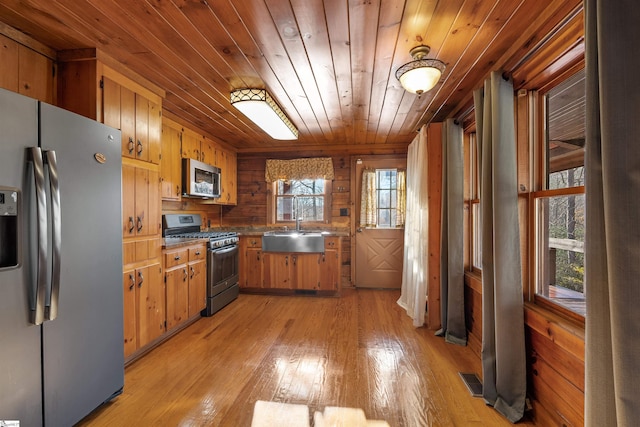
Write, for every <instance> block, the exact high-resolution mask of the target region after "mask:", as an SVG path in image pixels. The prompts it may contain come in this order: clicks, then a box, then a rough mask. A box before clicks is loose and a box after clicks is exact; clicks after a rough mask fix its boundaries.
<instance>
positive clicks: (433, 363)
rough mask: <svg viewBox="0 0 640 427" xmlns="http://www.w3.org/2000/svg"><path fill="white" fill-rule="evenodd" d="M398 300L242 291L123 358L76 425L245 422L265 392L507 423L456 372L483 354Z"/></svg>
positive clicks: (473, 368)
mask: <svg viewBox="0 0 640 427" xmlns="http://www.w3.org/2000/svg"><path fill="white" fill-rule="evenodd" d="M398 297H399V291H382V290H357V291H356V290H345V291H344V293H343V296H342V297H340V298H316V297H302V296H292V297H289V296H265V295H248V294H241V295H240V297H239V298H238V300H236V301H234V302H233V303H232V304H230V305H229V306H227V307H225V308H224V309H223V310H222V311H220V312H218V313H216V315H215V316H213V317H210V318H203V319H201V320H199V321H197V322H196V323H194V324H193V325H191V326H189V327H188V328H186V329H185V330H184V331H182V332H180V333H179V334H177V335H176V336H174V337H173V338H171V339H170V340H168V341H167V342H166V343H164V344H163V345H161V346H159V347H158V348H156V349H154V350H153V351H152V352H150V353H149V354H148V355H146V356H145V357H144V358H142V359H141V360H139V361H137V362H135V363H134V364H132V365H130V366H129V367H127V369H126V371H125V388H124V393H123V394H122V395H121V396H119V397H118V398H116V399H115V400H114V401H113V402H111V403H108V404H106V405H104V406H103V407H101V408H99V409H98V410H96V411H95V412H94V413H92V414H91V415H89V416H88V417H87V418H85V419H84V420H83V421H82V422H81V423H80V424H79V425H80V426H92V427H93V426H120V425H135V426H158V425H162V426H234V427H236V426H247V427H248V426H250V425H251V419H252V416H253V406H254V403H255V402H256V401H257V400H272V401H278V402H286V403H300V404H305V405H308V406H309V408H310V409H311V411H310V412H311V414H313V411H316V410H319V411H322V410H323V409H324V408H325V407H326V406H346V407H356V408H362V409H363V410H364V412H365V414H366V416H367V418H369V419H379V420H386V421H387V422H388V423H389V424H390V425H391V426H393V427H400V426H410V427H413V426H503V425H504V426H508V425H511V424H510V423H509V422H508V421H506V420H505V419H504V418H502V417H501V416H500V415H499V414H498V413H497V412H496V411H494V410H493V409H492V408H490V407H488V406H486V405H485V404H484V402H483V400H482V399H481V398H474V397H471V395H470V394H469V392H468V391H467V389H466V387H465V385H464V383H463V382H462V380H461V379H460V378H459V376H458V372H477V373H479V370H480V361H479V360H478V358H477V356H475V355H474V354H473V353H472V352H471V350H470V349H469V348H466V347H459V346H455V345H451V344H446V343H445V342H444V341H443V340H442V339H441V338H438V337H435V336H434V335H433V331H429V330H426V329H425V328H417V329H416V328H414V327H413V326H412V324H411V319H410V318H409V317H408V316H407V315H406V314H405V313H404V311H403V310H402V309H401V308H400V307H399V306H398V305H397V304H396V300H397V299H398ZM519 425H534V424H533V423H531V422H522V423H520V424H519Z"/></svg>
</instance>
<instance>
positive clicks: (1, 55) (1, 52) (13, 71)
mask: <svg viewBox="0 0 640 427" xmlns="http://www.w3.org/2000/svg"><path fill="white" fill-rule="evenodd" d="M18 46H19V45H18V43H17V42H15V41H14V40H11V39H10V38H9V37H6V36H3V35H2V34H0V64H2V72H0V87H1V88H4V89H7V90H10V91H12V92H18V85H19V81H20V77H19V71H18V70H19V68H18Z"/></svg>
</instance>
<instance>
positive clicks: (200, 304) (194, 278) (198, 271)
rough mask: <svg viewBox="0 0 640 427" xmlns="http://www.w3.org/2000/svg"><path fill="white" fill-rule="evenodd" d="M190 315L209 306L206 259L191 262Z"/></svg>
mask: <svg viewBox="0 0 640 427" xmlns="http://www.w3.org/2000/svg"><path fill="white" fill-rule="evenodd" d="M188 267H189V317H192V316H195V315H197V314H198V313H200V312H201V311H202V310H203V309H205V308H206V306H207V274H206V272H207V267H206V264H205V261H197V262H192V263H189V266H188Z"/></svg>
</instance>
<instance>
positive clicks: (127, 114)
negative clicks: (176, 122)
mask: <svg viewBox="0 0 640 427" xmlns="http://www.w3.org/2000/svg"><path fill="white" fill-rule="evenodd" d="M87 55H88V57H87ZM103 56H104V55H103V54H100V53H99V51H97V50H95V49H81V50H78V51H62V52H59V53H58V58H59V65H58V101H59V102H58V103H59V105H60V106H61V107H62V108H65V109H68V110H70V111H73V112H75V113H78V114H81V115H83V116H86V117H89V118H91V119H94V120H97V121H99V122H103V123H105V124H107V125H109V126H112V127H114V128H116V129H120V131H121V132H122V156H123V157H126V158H131V159H136V160H141V161H144V162H150V163H153V164H160V159H161V153H162V151H161V147H162V144H161V134H162V98H163V97H164V91H163V90H161V89H160V88H157V87H155V85H153V84H152V83H150V82H148V81H146V80H145V79H144V78H142V77H138V80H132V79H131V78H129V77H127V76H125V75H123V74H121V73H120V72H118V71H116V70H114V69H113V68H111V67H110V66H108V65H106V64H105V63H104V62H103V61H101V60H100V59H99V58H100V57H103ZM105 58H108V57H106V56H105ZM111 61H112V60H111ZM118 66H119V67H120V68H121V67H122V66H121V65H118ZM120 68H119V69H120ZM148 87H151V88H152V89H148Z"/></svg>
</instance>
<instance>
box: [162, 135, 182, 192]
mask: <svg viewBox="0 0 640 427" xmlns="http://www.w3.org/2000/svg"><path fill="white" fill-rule="evenodd" d="M180 138H181V132H180V131H179V130H178V129H174V128H172V127H170V126H167V125H163V126H162V153H163V154H164V155H163V159H162V162H161V163H160V181H161V183H162V199H163V200H180V186H181V185H182V183H181V175H180V174H181V168H182V165H181V163H180Z"/></svg>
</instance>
